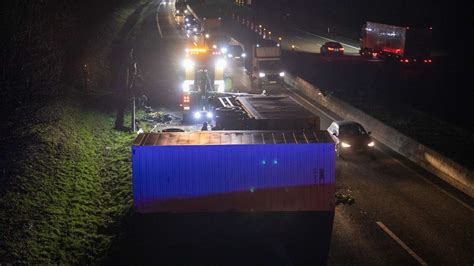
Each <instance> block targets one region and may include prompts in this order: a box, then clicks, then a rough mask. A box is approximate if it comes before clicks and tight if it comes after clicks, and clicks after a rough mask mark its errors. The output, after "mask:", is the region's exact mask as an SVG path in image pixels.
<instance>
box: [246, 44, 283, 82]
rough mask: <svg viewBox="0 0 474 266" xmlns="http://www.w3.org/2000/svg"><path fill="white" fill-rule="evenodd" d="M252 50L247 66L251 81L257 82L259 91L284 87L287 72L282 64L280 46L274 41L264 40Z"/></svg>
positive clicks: (253, 46)
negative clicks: (276, 86)
mask: <svg viewBox="0 0 474 266" xmlns="http://www.w3.org/2000/svg"><path fill="white" fill-rule="evenodd" d="M251 50H252V51H251V55H250V58H249V60H247V61H246V64H245V66H246V69H247V73H249V76H250V80H251V81H252V82H253V83H255V82H256V84H257V86H258V88H259V89H263V88H264V87H265V86H268V85H274V84H276V85H279V86H281V85H283V83H284V81H283V79H284V76H285V71H284V68H283V66H282V63H281V48H280V45H279V44H278V43H277V42H275V41H272V40H262V41H260V42H259V43H257V44H254V45H252V48H251Z"/></svg>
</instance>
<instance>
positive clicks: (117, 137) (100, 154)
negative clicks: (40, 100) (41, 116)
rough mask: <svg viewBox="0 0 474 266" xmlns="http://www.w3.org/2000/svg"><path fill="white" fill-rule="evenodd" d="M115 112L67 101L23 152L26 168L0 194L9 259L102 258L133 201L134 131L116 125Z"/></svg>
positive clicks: (83, 260)
mask: <svg viewBox="0 0 474 266" xmlns="http://www.w3.org/2000/svg"><path fill="white" fill-rule="evenodd" d="M113 122H114V120H113V117H111V116H109V115H106V114H102V113H98V112H94V111H87V110H80V109H78V108H73V107H68V108H66V109H65V110H64V113H63V114H62V116H61V119H60V121H59V122H58V123H57V124H55V125H54V126H49V127H47V128H45V129H46V131H47V132H48V134H46V135H44V138H43V139H42V141H41V143H38V144H36V145H32V146H30V147H29V148H28V150H26V151H25V156H26V157H25V161H24V163H23V165H24V169H23V171H22V173H21V175H18V176H16V177H15V185H14V186H12V188H11V189H9V191H8V193H7V194H6V195H5V196H4V197H3V198H1V199H0V206H2V209H1V210H0V212H1V214H0V225H1V227H2V228H5V229H2V231H3V232H2V237H1V238H0V239H2V241H4V247H3V248H4V249H5V250H4V252H6V254H2V256H4V255H5V256H6V261H7V262H19V263H27V264H38V263H39V264H51V263H60V264H71V263H72V264H82V263H91V262H97V261H100V258H101V257H102V256H104V255H105V252H106V251H107V249H108V246H109V244H110V241H111V240H112V238H113V237H114V236H115V235H116V233H117V232H114V231H113V230H110V229H109V227H111V226H112V227H113V224H114V223H116V222H119V221H120V218H121V217H123V216H124V215H125V213H127V212H128V211H129V210H130V208H131V206H132V192H131V158H130V149H131V141H132V140H133V138H134V135H133V134H129V133H123V132H118V131H115V130H113Z"/></svg>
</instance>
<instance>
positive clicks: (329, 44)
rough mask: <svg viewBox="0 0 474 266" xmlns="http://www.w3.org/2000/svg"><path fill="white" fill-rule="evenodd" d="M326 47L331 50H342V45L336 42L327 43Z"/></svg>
mask: <svg viewBox="0 0 474 266" xmlns="http://www.w3.org/2000/svg"><path fill="white" fill-rule="evenodd" d="M326 46H328V47H333V48H342V45H341V44H340V43H338V42H327V43H326Z"/></svg>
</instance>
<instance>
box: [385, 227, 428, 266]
mask: <svg viewBox="0 0 474 266" xmlns="http://www.w3.org/2000/svg"><path fill="white" fill-rule="evenodd" d="M376 223H377V225H378V226H379V227H380V228H382V230H383V231H384V232H385V233H387V234H388V235H389V236H390V237H391V238H392V239H393V240H395V241H396V242H397V243H398V244H399V245H400V246H401V247H402V248H403V249H404V250H405V251H406V252H408V254H410V255H411V256H412V257H413V258H414V259H415V260H417V261H418V262H419V263H420V265H428V263H426V262H425V261H424V260H423V259H422V258H420V256H418V255H417V254H416V253H415V251H413V250H412V249H411V248H410V247H408V246H407V244H405V242H403V241H402V240H401V239H400V238H398V236H397V235H395V234H394V233H393V232H392V231H390V229H388V227H387V226H385V225H384V224H383V223H382V222H376Z"/></svg>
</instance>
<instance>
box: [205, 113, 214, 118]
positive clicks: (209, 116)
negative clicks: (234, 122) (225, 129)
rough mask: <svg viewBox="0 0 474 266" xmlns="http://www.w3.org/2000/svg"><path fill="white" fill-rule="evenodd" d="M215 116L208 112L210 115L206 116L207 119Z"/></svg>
mask: <svg viewBox="0 0 474 266" xmlns="http://www.w3.org/2000/svg"><path fill="white" fill-rule="evenodd" d="M213 116H214V115H213V114H212V113H211V112H208V113H207V114H206V117H207V118H212V117H213Z"/></svg>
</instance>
